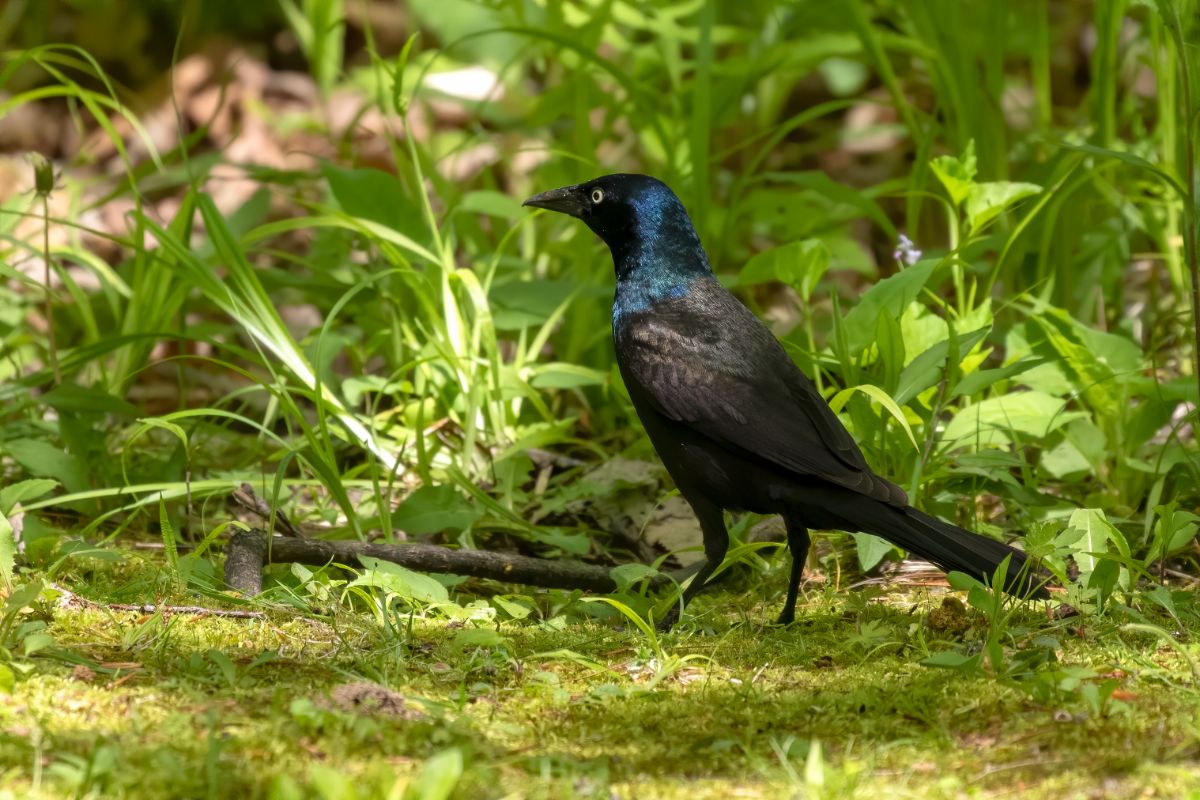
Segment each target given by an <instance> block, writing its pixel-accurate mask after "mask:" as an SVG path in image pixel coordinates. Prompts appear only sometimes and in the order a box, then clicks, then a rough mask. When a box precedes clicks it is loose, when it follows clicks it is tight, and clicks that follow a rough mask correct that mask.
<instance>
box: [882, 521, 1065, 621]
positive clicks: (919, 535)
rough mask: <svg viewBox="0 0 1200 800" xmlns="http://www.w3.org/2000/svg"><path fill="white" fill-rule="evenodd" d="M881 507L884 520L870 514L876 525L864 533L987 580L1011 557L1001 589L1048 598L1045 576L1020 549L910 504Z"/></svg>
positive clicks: (1017, 593)
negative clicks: (972, 531)
mask: <svg viewBox="0 0 1200 800" xmlns="http://www.w3.org/2000/svg"><path fill="white" fill-rule="evenodd" d="M881 505H882V504H881ZM884 508H886V509H887V512H889V513H888V514H887V519H886V520H879V519H878V515H875V514H873V515H871V516H872V517H874V518H875V519H874V522H875V524H874V525H872V526H871V529H869V530H867V532H869V533H874V534H876V535H879V536H882V537H883V538H885V539H887V540H888V541H890V542H892V543H894V544H897V545H899V546H900V547H903V548H904V549H905V550H908V551H909V552H910V553H913V554H914V555H917V556H920V557H921V558H923V559H925V560H926V561H931V562H933V563H934V564H936V565H938V566H939V567H941V568H942V569H944V570H946V571H947V572H950V571H951V570H957V571H958V572H965V573H966V574H968V575H970V576H971V577H973V578H979V579H980V580H983V581H987V582H989V583H990V582H991V581H992V576H993V573H995V571H996V568H997V567H999V566H1000V562H1002V561H1003V560H1004V559H1005V558H1007V557H1008V556H1012V560H1011V561H1010V562H1009V565H1008V571H1007V572H1006V574H1005V579H1004V591H1006V592H1007V593H1009V594H1011V595H1015V596H1018V597H1040V598H1045V597H1049V594H1048V593H1047V592H1046V589H1045V585H1044V584H1045V582H1046V581H1045V576H1044V575H1042V574H1041V573H1040V571H1039V570H1038V569H1037V568H1036V565H1035V562H1033V561H1031V560H1030V559H1029V557H1028V556H1026V555H1025V553H1023V552H1021V551H1020V550H1017V549H1015V548H1012V547H1009V546H1008V545H1006V544H1004V543H1003V542H998V541H996V540H995V539H989V538H988V537H986V536H981V535H979V534H978V533H971V532H970V531H967V530H963V529H962V528H960V527H958V526H957V525H951V524H950V523H949V522H944V521H942V520H940V519H938V518H937V517H932V516H930V515H929V514H926V513H924V512H923V511H918V510H917V509H915V508H913V507H911V506H907V507H904V508H896V507H895V506H884Z"/></svg>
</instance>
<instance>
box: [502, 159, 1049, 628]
mask: <svg viewBox="0 0 1200 800" xmlns="http://www.w3.org/2000/svg"><path fill="white" fill-rule="evenodd" d="M525 205H527V206H534V207H536V208H545V209H549V210H551V211H558V212H561V213H563V214H568V215H570V216H572V217H576V218H578V219H580V220H583V222H584V223H586V224H587V226H588V227H589V228H591V229H592V230H593V231H594V232H595V233H596V234H597V235H598V236H599V237H600V238H601V239H603V240H604V242H605V243H606V244H607V245H608V248H609V250H610V251H611V252H612V257H613V265H614V266H615V267H616V273H617V292H616V297H615V299H614V301H613V314H612V325H613V341H614V343H615V344H616V353H617V364H618V366H619V367H620V370H621V376H622V377H623V378H624V380H625V384H626V386H627V387H628V389H629V395H630V397H631V398H632V399H633V405H634V408H635V409H636V410H637V413H638V416H639V417H640V418H641V420H642V423H643V425H644V426H645V428H646V433H647V434H649V436H650V440H651V441H652V442H653V443H654V447H655V449H656V450H657V451H658V454H659V456H660V457H661V458H662V460H663V463H664V464H665V465H666V467H667V471H668V472H670V473H671V477H672V478H674V479H675V483H676V484H677V485H678V487H679V491H680V492H681V493H682V494H683V496H684V498H685V499H686V500H687V501H688V503H690V504H691V506H692V509H693V510H694V511H695V513H696V517H697V518H698V519H699V521H700V528H701V531H702V532H703V536H704V555H705V563H704V566H703V567H702V568H701V569H700V571H699V572H698V573H696V575H695V577H694V578H693V580H692V582H691V584H689V586H688V588H687V589H686V590H685V591H684V593H683V597H682V600H681V605H686V604H687V602H688V601H689V600H690V599H691V598H692V597H693V596H695V594H696V593H697V592H698V591H700V589H701V588H703V586H704V584H705V582H706V581H707V580H708V579H709V577H710V576H711V575H712V573H713V571H714V570H715V569H716V568H717V567H718V566H720V564H721V562H722V560H723V559H724V558H725V552H726V550H727V549H728V546H729V534H728V531H727V530H726V528H725V518H724V510H725V509H729V510H741V511H754V512H758V513H762V514H781V515H782V516H783V520H784V523H785V525H786V528H787V542H788V548H789V549H790V550H791V553H792V569H791V575H790V579H789V581H788V589H787V600H786V601H785V602H784V606H783V612H782V613H781V614H780V616H779V620H778V621H779V623H780V624H786V623H790V622H791V621H792V620H793V619H794V618H795V609H796V594H797V591H798V588H799V584H800V575H801V571H802V570H803V568H804V562H805V560H806V558H807V555H808V548H809V535H808V531H809V529H810V528H816V529H838V530H847V531H862V532H865V533H873V534H875V535H877V536H882V537H883V538H885V539H887V540H888V541H890V542H894V543H895V544H897V545H899V546H901V547H903V548H904V549H906V550H908V551H910V552H912V553H915V554H916V555H918V556H921V557H922V558H925V559H927V560H929V561H932V562H933V563H934V564H937V565H938V566H939V567H941V568H942V569H944V570H947V571H949V570H960V571H962V572H966V573H968V574H971V575H973V576H976V577H979V578H982V579H990V578H991V577H992V575H993V572H994V571H995V570H996V568H997V567H998V566H999V565H1000V562H1001V561H1003V560H1004V559H1005V558H1006V557H1009V556H1011V557H1012V560H1011V562H1010V564H1009V569H1008V572H1007V580H1006V585H1005V589H1006V590H1007V591H1009V592H1010V593H1013V594H1020V595H1039V596H1044V595H1045V590H1044V589H1042V588H1041V587H1040V586H1039V585H1038V581H1037V576H1036V575H1035V574H1034V572H1033V571H1032V570H1031V569H1030V568H1029V566H1028V565H1027V564H1026V557H1025V554H1024V553H1022V552H1021V551H1019V550H1015V549H1013V548H1011V547H1009V546H1008V545H1005V544H1002V543H1001V542H998V541H995V540H993V539H988V538H986V537H984V536H980V535H979V534H975V533H971V532H969V531H965V530H963V529H962V528H959V527H956V526H954V525H951V524H949V523H947V522H943V521H942V520H940V519H937V518H935V517H931V516H930V515H928V514H925V513H923V512H921V511H918V510H917V509H915V508H913V507H912V506H911V505H909V503H908V497H907V496H906V495H905V494H904V491H903V490H902V489H901V488H900V487H899V486H896V485H895V484H894V483H891V482H889V481H887V480H885V479H883V478H881V477H879V476H878V475H876V474H875V473H874V472H872V471H871V468H870V467H869V466H867V462H866V459H864V458H863V455H862V452H861V451H860V450H859V449H858V446H857V445H856V444H855V442H854V440H853V439H852V438H851V437H850V434H849V433H848V432H847V431H846V429H845V428H844V427H843V426H842V424H841V421H840V420H838V418H837V416H836V415H835V414H834V413H833V411H832V410H831V409H830V408H829V406H828V404H826V402H825V400H824V399H823V398H822V397H821V395H820V394H819V393H818V392H817V390H816V388H815V387H814V386H813V384H812V382H811V381H810V380H809V379H808V377H807V376H806V375H805V374H804V373H803V372H801V371H800V369H799V368H798V367H797V366H796V365H795V364H794V363H793V362H792V360H791V359H790V358H789V357H788V355H787V354H786V353H785V352H784V350H783V347H782V346H780V344H779V342H778V341H777V340H776V339H775V337H774V336H772V335H771V333H770V331H768V330H767V329H766V327H764V326H763V324H762V323H761V322H759V320H758V318H757V317H755V316H754V314H753V313H751V312H750V311H749V309H747V308H746V307H745V306H744V305H742V304H741V303H740V302H739V301H738V300H737V298H735V297H734V296H733V295H732V294H730V293H729V292H728V291H726V290H725V288H724V287H722V286H721V284H720V283H718V282H717V279H716V278H715V277H714V276H713V273H712V270H711V268H710V267H709V264H708V256H707V255H706V254H705V252H704V248H703V247H702V246H701V245H700V239H699V237H698V236H697V235H696V231H695V228H693V226H692V221H691V219H690V218H689V217H688V214H687V211H686V210H685V209H684V207H683V204H682V203H681V202H680V201H679V198H677V197H676V196H675V193H674V192H672V191H671V190H670V189H669V188H668V187H667V186H666V185H665V184H663V183H662V182H660V181H658V180H656V179H654V178H651V177H648V176H646V175H607V176H604V177H601V178H597V179H595V180H593V181H588V182H587V183H581V184H578V185H576V186H567V187H564V188H562V189H554V190H551V191H549V192H544V193H542V194H539V195H537V196H535V197H531V198H529V199H528V200H526V201H525ZM679 607H680V605H676V606H675V608H674V609H673V611H672V612H671V613H670V614H669V615H668V616H666V617H665V618H664V619H663V620H662V622H661V623H660V625H661V627H664V628H669V627H670V626H671V625H672V624H674V622H675V620H676V619H677V617H678V613H679Z"/></svg>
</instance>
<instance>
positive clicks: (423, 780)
mask: <svg viewBox="0 0 1200 800" xmlns="http://www.w3.org/2000/svg"><path fill="white" fill-rule="evenodd" d="M462 773H463V756H462V751H461V750H459V749H458V748H450V749H449V750H443V751H442V752H440V753H438V754H437V755H435V756H433V757H432V758H430V759H429V760H428V761H426V762H425V764H424V766H422V767H421V771H420V773H418V774H417V778H416V780H414V781H413V783H412V788H411V790H410V791H411V793H412V796H413V797H414V798H415V800H447V798H448V797H450V794H451V792H453V791H454V787H455V786H457V785H458V781H459V779H460V778H462Z"/></svg>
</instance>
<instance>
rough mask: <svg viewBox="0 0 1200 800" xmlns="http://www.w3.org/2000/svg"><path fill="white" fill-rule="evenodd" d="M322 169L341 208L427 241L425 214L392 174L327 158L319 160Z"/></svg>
mask: <svg viewBox="0 0 1200 800" xmlns="http://www.w3.org/2000/svg"><path fill="white" fill-rule="evenodd" d="M321 173H322V174H323V175H324V176H325V180H326V181H327V182H328V183H329V191H330V193H331V194H332V195H333V199H334V200H336V201H337V204H338V206H339V207H340V208H341V209H342V211H345V212H346V213H347V214H349V215H350V216H352V217H355V218H357V219H365V220H368V221H370V222H375V223H378V224H380V225H383V226H384V227H386V228H390V229H391V230H394V231H399V232H400V233H403V234H404V235H406V236H408V237H409V238H411V239H413V240H414V241H416V242H418V243H420V244H428V242H429V235H428V233H429V232H428V230H427V229H426V227H425V225H424V223H423V221H422V220H424V215H423V214H422V212H421V210H420V208H419V207H418V206H417V204H416V203H414V202H413V201H412V200H411V199H409V197H408V195H407V194H405V193H404V188H403V187H402V186H401V185H400V181H399V180H398V179H397V178H396V176H395V175H391V174H389V173H386V172H383V171H381V170H377V169H347V168H345V167H339V166H337V165H336V164H331V163H329V162H324V163H322V164H321Z"/></svg>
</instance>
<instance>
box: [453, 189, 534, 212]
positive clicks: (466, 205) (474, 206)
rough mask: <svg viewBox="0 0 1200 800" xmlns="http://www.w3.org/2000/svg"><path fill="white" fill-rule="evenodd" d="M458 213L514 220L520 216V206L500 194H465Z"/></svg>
mask: <svg viewBox="0 0 1200 800" xmlns="http://www.w3.org/2000/svg"><path fill="white" fill-rule="evenodd" d="M458 211H465V212H468V213H474V214H486V215H488V216H489V217H503V218H505V219H515V218H516V217H518V216H520V215H521V204H520V203H518V202H517V201H516V200H515V199H513V198H512V197H510V196H509V195H506V194H503V193H501V192H494V191H478V192H467V193H466V194H465V195H463V199H462V201H461V202H460V203H459V204H458Z"/></svg>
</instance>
